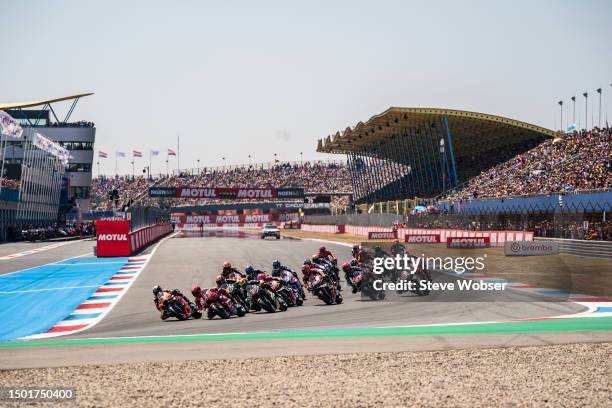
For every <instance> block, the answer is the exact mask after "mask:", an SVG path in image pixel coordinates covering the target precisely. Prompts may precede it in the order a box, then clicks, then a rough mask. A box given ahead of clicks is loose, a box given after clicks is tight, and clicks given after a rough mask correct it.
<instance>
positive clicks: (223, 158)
mask: <svg viewBox="0 0 612 408" xmlns="http://www.w3.org/2000/svg"><path fill="white" fill-rule="evenodd" d="M221 160H223V171H225V156H223V157H222V158H221Z"/></svg>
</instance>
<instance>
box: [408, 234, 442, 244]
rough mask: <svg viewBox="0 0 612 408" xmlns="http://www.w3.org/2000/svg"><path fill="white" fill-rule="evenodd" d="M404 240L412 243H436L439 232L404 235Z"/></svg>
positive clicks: (438, 238)
mask: <svg viewBox="0 0 612 408" xmlns="http://www.w3.org/2000/svg"><path fill="white" fill-rule="evenodd" d="M406 242H409V243H413V244H437V243H438V242H440V234H435V235H406Z"/></svg>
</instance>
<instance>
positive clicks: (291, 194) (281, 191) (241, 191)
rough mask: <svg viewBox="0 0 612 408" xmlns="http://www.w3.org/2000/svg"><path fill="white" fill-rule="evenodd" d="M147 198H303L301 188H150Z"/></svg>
mask: <svg viewBox="0 0 612 408" xmlns="http://www.w3.org/2000/svg"><path fill="white" fill-rule="evenodd" d="M149 197H174V198H220V199H226V200H238V199H263V200H265V199H287V198H302V197H304V189H302V188H278V189H276V188H229V187H220V188H215V187H176V188H174V187H151V188H149Z"/></svg>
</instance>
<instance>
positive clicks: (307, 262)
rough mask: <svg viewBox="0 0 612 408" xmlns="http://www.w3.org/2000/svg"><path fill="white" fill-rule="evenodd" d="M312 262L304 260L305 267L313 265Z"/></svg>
mask: <svg viewBox="0 0 612 408" xmlns="http://www.w3.org/2000/svg"><path fill="white" fill-rule="evenodd" d="M311 264H312V262H311V261H310V259H304V265H311Z"/></svg>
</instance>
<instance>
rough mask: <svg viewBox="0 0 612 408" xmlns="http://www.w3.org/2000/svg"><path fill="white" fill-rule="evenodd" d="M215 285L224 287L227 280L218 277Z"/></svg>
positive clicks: (221, 276) (220, 276)
mask: <svg viewBox="0 0 612 408" xmlns="http://www.w3.org/2000/svg"><path fill="white" fill-rule="evenodd" d="M215 283H216V284H217V286H221V285H223V284H224V283H225V278H224V277H223V275H219V276H217V278H216V279H215Z"/></svg>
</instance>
